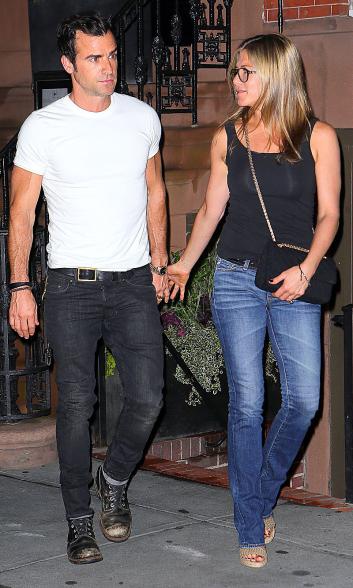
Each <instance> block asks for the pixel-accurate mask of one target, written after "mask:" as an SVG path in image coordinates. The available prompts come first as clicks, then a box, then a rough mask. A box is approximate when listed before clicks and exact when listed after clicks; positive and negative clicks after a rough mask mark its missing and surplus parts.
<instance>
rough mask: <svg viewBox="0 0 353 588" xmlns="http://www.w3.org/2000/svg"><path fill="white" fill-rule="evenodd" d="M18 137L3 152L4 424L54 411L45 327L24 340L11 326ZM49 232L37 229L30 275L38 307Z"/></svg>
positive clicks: (0, 295)
mask: <svg viewBox="0 0 353 588" xmlns="http://www.w3.org/2000/svg"><path fill="white" fill-rule="evenodd" d="M16 141H17V135H15V136H14V137H13V138H12V139H11V141H10V142H9V143H8V144H7V145H6V147H5V148H4V149H3V150H2V151H1V152H0V181H1V184H0V195H1V198H0V207H1V208H0V308H1V314H0V422H1V421H5V422H11V421H18V420H21V419H25V418H30V417H34V416H43V415H47V414H49V412H50V385H49V364H50V353H49V349H48V346H47V345H46V341H45V335H44V333H43V328H42V327H41V329H39V330H37V333H36V335H35V336H34V337H32V338H31V339H30V340H29V341H24V340H22V339H20V338H19V337H18V336H17V334H16V333H15V332H14V331H13V330H12V329H11V327H10V325H9V323H8V309H9V302H10V299H9V292H8V285H9V260H8V250H7V242H8V229H9V188H10V177H11V170H12V166H13V160H14V156H15V151H16ZM45 247H46V231H45V228H44V227H42V226H39V225H38V226H36V227H35V230H34V236H33V247H32V251H31V256H30V264H29V266H30V267H29V274H30V280H31V282H32V284H33V293H34V296H35V298H36V301H37V304H38V308H39V309H40V307H41V297H42V291H43V285H44V279H45V267H46V262H45Z"/></svg>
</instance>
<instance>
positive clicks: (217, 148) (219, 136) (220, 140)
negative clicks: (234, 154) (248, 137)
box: [211, 123, 228, 160]
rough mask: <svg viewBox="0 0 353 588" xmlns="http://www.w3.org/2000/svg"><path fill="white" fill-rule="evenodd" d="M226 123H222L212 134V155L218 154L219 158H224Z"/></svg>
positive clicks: (226, 136)
mask: <svg viewBox="0 0 353 588" xmlns="http://www.w3.org/2000/svg"><path fill="white" fill-rule="evenodd" d="M226 124H227V123H225V124H223V125H222V126H221V127H218V129H217V130H216V131H215V133H214V134H213V138H212V145H211V150H212V152H213V154H214V155H216V156H219V157H220V158H221V159H223V160H224V159H225V157H226V153H227V145H228V135H227V130H226Z"/></svg>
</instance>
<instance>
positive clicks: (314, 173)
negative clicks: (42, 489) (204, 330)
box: [168, 34, 340, 567]
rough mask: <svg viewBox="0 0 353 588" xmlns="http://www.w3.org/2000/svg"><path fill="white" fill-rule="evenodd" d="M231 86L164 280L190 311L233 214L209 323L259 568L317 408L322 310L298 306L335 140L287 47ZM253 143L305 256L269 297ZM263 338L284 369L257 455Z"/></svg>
mask: <svg viewBox="0 0 353 588" xmlns="http://www.w3.org/2000/svg"><path fill="white" fill-rule="evenodd" d="M229 82H230V85H231V88H232V90H233V91H234V94H235V97H236V102H237V105H236V109H235V112H234V114H233V115H232V116H231V117H230V118H229V119H228V120H227V122H226V123H225V124H224V125H223V126H222V128H221V129H220V130H219V131H218V132H217V133H216V135H215V137H214V139H213V142H212V148H211V176H210V180H209V185H208V189H207V193H206V197H205V201H204V203H203V205H202V207H201V209H200V210H199V212H198V214H197V217H196V220H195V224H194V228H193V231H192V235H191V238H190V241H189V244H188V246H187V248H186V250H185V252H184V253H183V255H182V257H181V259H180V261H179V262H178V263H176V264H174V265H172V266H170V267H169V268H168V270H169V272H168V273H169V276H170V282H171V284H174V287H173V291H172V298H174V297H175V296H176V294H177V292H178V291H179V292H180V298H181V299H183V298H184V290H185V284H186V282H187V279H188V277H189V274H190V271H191V269H192V267H193V266H194V264H195V263H196V261H197V260H198V258H199V257H200V255H201V253H202V251H203V250H204V248H205V247H206V245H207V243H208V242H209V240H210V238H211V236H212V235H213V233H214V231H215V229H216V227H217V225H218V223H219V221H220V219H221V218H222V217H223V215H224V213H225V211H226V208H227V206H228V209H227V215H226V218H225V222H224V225H223V228H222V232H221V237H220V240H219V243H218V258H217V264H216V271H215V278H214V291H213V296H212V311H213V318H214V322H215V325H216V328H217V331H218V334H219V338H220V341H221V343H222V348H223V353H224V359H225V363H226V368H227V376H228V384H229V394H230V402H229V425H228V451H229V459H228V462H229V479H230V485H231V490H232V494H233V499H234V520H235V526H236V528H237V531H238V534H239V543H240V561H241V563H242V564H243V565H246V566H249V567H262V566H264V565H266V563H267V553H266V547H265V544H266V543H269V542H270V541H272V539H273V537H274V534H275V522H274V519H273V514H272V513H273V508H274V507H275V504H276V500H277V497H278V494H279V491H280V488H281V485H282V484H283V482H284V481H285V480H286V476H287V473H288V470H289V469H290V466H291V465H292V463H293V460H294V458H295V457H296V454H297V452H298V450H299V448H300V446H301V443H302V441H303V438H304V436H305V434H306V432H307V430H308V428H309V426H310V424H311V422H312V419H313V417H314V415H315V413H316V411H317V408H318V403H319V393H320V310H321V308H320V305H318V304H309V303H307V302H303V301H302V300H300V297H301V296H302V295H303V294H304V292H305V291H306V289H307V288H308V287H309V285H310V280H311V278H312V277H313V275H314V274H315V271H316V269H317V267H318V264H319V262H320V260H321V259H322V257H323V256H324V255H325V253H326V251H327V250H328V248H329V247H330V245H331V243H332V241H333V238H334V236H335V234H336V231H337V226H338V219H339V192H340V157H339V148H338V142H337V137H336V134H335V132H334V130H333V129H332V128H331V127H330V126H329V125H328V124H326V123H324V122H320V121H318V120H317V119H315V118H314V117H313V115H312V108H311V105H310V102H309V98H308V95H307V91H306V87H305V77H304V70H303V64H302V61H301V57H300V55H299V53H298V50H297V49H296V48H295V46H294V45H293V43H292V42H291V41H290V40H289V39H287V38H286V37H283V36H281V35H276V34H270V35H259V36H257V37H253V38H250V39H247V40H245V41H244V42H243V43H242V44H241V45H240V47H239V48H238V50H237V51H236V54H235V56H234V59H233V61H232V63H231V65H230V68H229ZM247 141H248V143H249V149H250V150H251V155H252V160H253V164H254V168H255V174H256V177H257V179H258V183H259V186H260V189H261V192H262V195H263V197H264V201H265V205H266V208H267V212H268V215H269V218H270V221H271V224H272V227H273V230H274V232H275V235H276V236H277V237H278V241H284V242H287V243H288V242H289V243H294V244H296V245H300V246H302V247H305V248H307V249H309V253H308V254H307V256H306V258H305V260H304V261H303V263H302V264H301V266H300V267H298V266H294V267H288V269H286V270H285V271H283V272H282V273H281V274H280V275H278V276H273V279H272V280H271V283H272V284H273V285H279V286H277V287H278V289H277V290H276V292H274V293H272V294H271V293H270V292H267V291H264V290H260V289H259V288H257V287H256V286H255V274H256V267H257V263H258V260H259V257H260V256H261V252H262V250H263V248H264V246H265V244H266V242H267V240H268V239H269V238H270V234H269V229H268V226H267V224H266V220H265V217H264V213H263V211H262V208H261V205H260V202H259V198H258V195H257V192H256V189H255V185H254V178H253V175H252V173H251V171H250V166H249V159H248V152H247V149H246V144H247ZM314 211H316V219H315V218H314ZM313 226H315V231H314V234H313V230H312V227H313ZM266 330H267V331H268V334H269V337H270V340H271V344H272V348H273V350H274V353H275V355H276V358H277V362H278V367H279V372H280V379H281V393H282V406H281V409H280V410H279V412H278V414H277V416H276V418H275V420H274V422H273V423H272V426H271V429H270V431H269V433H268V436H267V438H266V442H265V445H264V447H262V407H263V397H264V382H263V364H262V361H263V347H264V339H265V334H266Z"/></svg>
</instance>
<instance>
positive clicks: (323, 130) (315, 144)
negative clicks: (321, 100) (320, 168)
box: [310, 119, 338, 159]
mask: <svg viewBox="0 0 353 588" xmlns="http://www.w3.org/2000/svg"><path fill="white" fill-rule="evenodd" d="M337 144H338V139H337V133H336V130H335V129H334V127H333V126H332V125H330V124H329V123H327V122H325V121H323V120H317V119H316V122H315V124H314V126H313V129H312V133H311V139H310V147H311V150H312V152H313V155H314V157H315V155H317V154H318V153H319V152H320V151H323V150H325V149H326V148H332V147H335V146H337ZM315 159H316V157H315Z"/></svg>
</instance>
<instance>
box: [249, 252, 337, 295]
mask: <svg viewBox="0 0 353 588" xmlns="http://www.w3.org/2000/svg"><path fill="white" fill-rule="evenodd" d="M307 253H308V251H307V250H305V251H302V250H301V248H298V249H297V248H296V247H295V245H293V246H290V245H289V244H286V243H276V242H274V241H268V243H267V245H266V246H265V248H264V250H263V251H262V254H261V257H260V261H259V264H258V268H257V271H256V276H255V284H256V286H257V287H258V288H261V290H266V291H268V292H275V291H276V290H277V289H278V288H279V287H280V286H281V284H282V282H280V283H278V284H273V285H272V284H270V283H269V280H271V279H272V278H275V277H276V276H278V275H279V274H281V273H282V272H283V271H284V270H286V269H288V268H289V267H293V266H294V265H299V264H300V263H302V262H303V261H304V259H305V257H306V255H307ZM336 281H337V269H336V265H335V262H334V261H333V259H332V258H330V257H325V258H323V259H322V260H321V261H320V263H319V266H318V268H317V270H316V272H315V274H314V275H313V277H312V278H311V280H310V286H309V287H308V288H307V289H306V291H305V292H304V294H303V296H300V298H298V300H303V301H304V302H311V303H312V304H326V303H327V302H329V301H330V298H331V296H332V290H333V287H334V285H335V284H336Z"/></svg>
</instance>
